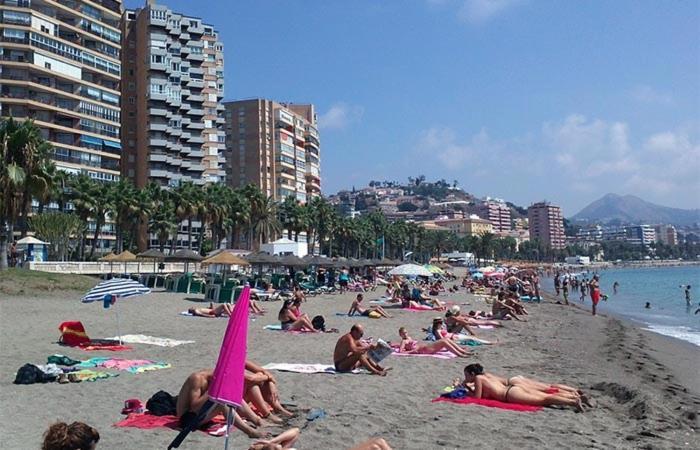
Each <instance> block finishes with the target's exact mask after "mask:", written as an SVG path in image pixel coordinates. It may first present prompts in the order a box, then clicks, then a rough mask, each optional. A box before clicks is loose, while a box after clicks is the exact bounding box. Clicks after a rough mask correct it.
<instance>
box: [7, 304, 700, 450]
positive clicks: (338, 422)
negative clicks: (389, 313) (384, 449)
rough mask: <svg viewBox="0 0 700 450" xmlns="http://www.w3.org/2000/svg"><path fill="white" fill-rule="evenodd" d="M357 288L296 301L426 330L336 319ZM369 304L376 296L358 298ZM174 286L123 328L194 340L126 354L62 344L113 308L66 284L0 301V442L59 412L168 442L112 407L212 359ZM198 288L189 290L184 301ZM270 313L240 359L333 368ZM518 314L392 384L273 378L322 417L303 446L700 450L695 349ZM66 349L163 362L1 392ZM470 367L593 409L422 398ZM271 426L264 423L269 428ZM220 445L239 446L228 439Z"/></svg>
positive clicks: (37, 435) (133, 444) (398, 362)
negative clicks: (120, 424)
mask: <svg viewBox="0 0 700 450" xmlns="http://www.w3.org/2000/svg"><path fill="white" fill-rule="evenodd" d="M352 295H353V294H345V295H331V296H325V297H321V296H319V297H314V298H311V299H310V300H309V301H308V302H307V303H306V304H304V306H303V310H304V311H305V312H307V313H308V314H309V315H311V316H313V315H317V314H322V315H324V316H325V317H326V321H327V324H328V325H329V326H333V327H337V328H339V329H340V330H341V331H343V332H344V331H346V330H348V329H349V328H350V326H351V325H352V324H353V323H354V322H361V323H363V324H364V325H365V326H366V333H365V336H373V337H379V338H384V339H387V340H390V339H391V340H395V339H396V337H397V329H398V328H399V326H405V327H407V328H408V330H409V333H410V334H411V335H412V336H413V337H415V338H418V339H420V338H422V337H423V333H421V332H420V328H421V327H424V326H428V325H429V323H430V320H431V318H432V317H433V316H434V313H431V312H407V311H395V312H394V314H395V317H394V318H393V319H388V320H385V319H382V320H373V319H365V318H360V319H350V318H344V317H337V316H335V313H336V312H346V311H347V309H348V306H349V304H350V302H351V298H352ZM366 295H367V297H368V298H373V297H376V296H378V295H379V292H376V293H368V294H366ZM186 297H187V296H185V295H182V294H170V293H158V292H156V293H154V294H151V295H149V296H144V297H138V298H132V299H127V300H124V301H122V302H121V303H120V304H119V305H117V307H118V308H119V310H120V316H121V323H122V332H123V333H125V334H148V335H152V336H157V337H168V338H174V339H183V340H194V341H196V343H195V344H190V345H183V346H179V347H173V348H162V347H155V346H148V345H134V349H133V350H132V351H129V352H120V353H118V354H112V353H109V352H83V351H81V350H77V349H72V348H65V347H60V346H59V345H57V344H56V343H55V342H56V340H57V338H58V331H57V326H58V324H59V323H60V322H62V321H65V320H80V321H82V322H83V324H84V325H85V326H86V328H87V332H88V334H89V335H90V336H91V337H93V338H100V337H108V336H114V335H115V334H116V321H115V317H114V311H113V310H104V309H103V308H102V305H101V304H88V305H84V304H81V303H80V302H79V294H78V293H66V292H55V293H52V294H50V295H47V296H45V297H40V298H37V297H27V296H25V297H19V296H14V297H7V296H3V298H2V299H0V360H1V361H2V372H1V376H0V404H1V405H2V408H1V409H0V437H1V439H0V447H1V448H8V449H36V448H39V446H40V442H41V436H42V433H43V432H44V430H45V429H46V428H47V426H48V425H49V424H50V423H51V422H52V421H55V420H59V419H60V420H65V421H74V420H80V421H84V422H87V423H89V424H91V425H92V426H94V427H96V428H97V429H98V430H99V432H100V434H101V436H102V439H101V441H100V445H99V448H105V449H117V448H122V449H132V448H166V447H167V444H168V443H169V442H170V441H171V440H172V439H173V438H174V437H175V435H176V433H175V432H174V431H171V430H138V429H128V428H114V427H113V426H112V425H113V424H114V423H115V422H117V421H119V420H120V419H121V418H122V417H123V416H121V415H120V410H121V408H122V406H123V401H124V400H126V399H129V398H140V399H141V400H142V401H144V402H145V401H146V400H147V399H148V398H149V397H150V396H151V395H152V394H154V393H155V392H156V391H158V390H160V389H163V390H166V391H169V392H171V393H173V394H176V393H177V392H178V390H179V388H180V386H181V384H182V382H183V381H184V379H185V378H186V377H187V375H188V374H190V373H191V372H193V371H195V370H197V369H201V368H206V367H212V366H213V365H214V363H215V361H216V357H217V355H218V351H219V345H220V342H221V339H222V336H223V332H224V329H225V326H226V320H223V319H204V318H191V317H183V316H180V315H178V313H179V312H180V311H183V310H185V309H187V308H188V307H190V306H193V305H196V303H193V301H192V300H188V299H187V298H186ZM196 297H198V296H196ZM443 299H445V300H448V301H454V302H456V303H458V304H462V303H469V304H470V305H469V306H462V308H463V309H471V308H475V309H476V308H478V309H484V308H485V305H484V303H483V301H482V300H480V299H477V298H475V297H468V296H467V295H465V294H463V293H462V294H458V295H451V296H444V297H443ZM264 306H265V307H266V308H268V309H269V310H270V311H271V313H268V315H266V316H265V317H262V318H256V319H255V320H251V322H250V328H249V329H250V331H249V357H250V359H252V360H254V361H256V362H258V363H260V364H265V363H269V362H277V363H281V362H297V363H326V364H330V363H332V361H331V357H332V350H333V346H334V344H335V341H336V339H337V338H338V335H336V334H323V335H289V334H285V333H282V332H272V331H264V330H263V326H264V325H267V324H272V323H276V320H275V319H276V313H277V310H278V309H279V307H280V303H279V302H270V303H264ZM529 310H530V311H531V315H530V316H529V321H528V322H527V323H516V322H512V321H511V322H507V323H506V327H505V328H503V329H498V330H484V331H483V332H482V333H481V334H483V336H484V337H486V338H494V339H496V338H497V339H498V340H499V345H496V346H488V347H487V346H482V347H478V348H477V349H476V356H475V357H474V358H470V359H458V358H456V359H451V360H441V359H433V358H409V357H405V358H396V357H389V359H388V360H386V361H385V363H386V365H388V366H390V367H392V368H393V370H392V371H391V373H390V374H389V376H388V377H386V378H382V377H376V376H370V375H325V374H323V375H301V374H293V373H277V374H276V376H277V379H278V381H279V386H280V391H281V396H282V399H283V401H284V402H287V403H292V404H295V405H297V408H298V410H299V411H300V412H301V413H302V414H303V413H304V411H306V410H308V409H310V408H322V409H324V410H325V411H326V413H327V417H326V418H324V419H319V420H316V421H314V422H308V423H307V422H306V420H305V418H304V417H299V418H297V419H293V420H292V421H291V425H295V426H301V427H302V428H303V430H302V436H301V439H300V440H299V442H298V444H297V447H298V448H300V449H346V448H349V447H350V446H351V445H352V444H355V443H358V442H360V441H363V440H365V439H367V438H369V437H372V436H382V437H384V438H386V439H387V440H388V441H389V442H390V444H391V445H392V446H393V447H394V448H395V449H433V448H467V447H470V446H473V445H477V446H479V447H482V448H514V447H516V446H517V447H520V448H542V447H545V448H582V447H588V448H601V449H602V448H605V449H607V448H700V442H699V441H698V435H697V433H696V432H695V431H694V429H695V428H697V426H698V417H697V414H698V410H699V409H700V394H699V392H698V385H697V374H698V373H700V365H699V361H700V358H699V356H700V352H699V349H698V347H695V346H692V345H685V344H684V343H682V342H679V341H676V340H673V339H667V338H663V337H661V336H657V335H654V334H651V333H647V332H643V331H641V330H638V329H636V328H633V327H631V326H630V325H627V324H624V323H622V322H620V321H618V320H615V319H612V318H607V317H602V316H599V317H591V316H590V314H589V313H587V312H586V311H584V310H580V309H577V308H574V307H564V306H560V305H555V304H553V303H551V302H545V303H543V304H540V305H532V306H530V307H529ZM53 353H62V354H65V355H67V356H70V357H72V358H76V359H87V358H89V357H94V356H105V355H106V356H118V357H122V358H132V359H141V358H145V359H153V360H162V361H165V362H169V363H171V364H172V366H173V367H172V368H170V369H165V370H160V371H155V372H149V373H144V374H138V375H132V374H128V373H122V374H121V375H120V376H119V377H116V378H112V379H108V380H101V381H97V382H94V383H87V382H83V383H80V384H66V385H59V384H57V383H52V384H46V385H29V386H17V385H13V384H12V381H13V380H14V374H15V372H16V370H17V369H18V368H19V367H20V366H22V365H23V364H24V363H27V362H31V363H45V362H46V357H47V356H48V355H51V354H53ZM468 362H479V363H481V364H483V365H484V366H485V367H486V369H487V370H488V371H491V372H494V373H497V374H500V375H505V376H513V375H518V374H522V375H527V376H532V377H535V378H538V379H542V380H546V381H550V382H563V383H566V384H571V385H576V386H580V387H582V388H583V389H585V390H587V391H589V392H590V394H591V396H592V397H593V399H594V400H595V402H596V403H597V407H596V408H594V409H591V410H588V411H586V412H585V413H582V414H581V413H576V412H574V411H573V410H568V409H556V408H546V409H544V410H543V411H541V412H537V413H517V412H511V411H503V410H497V409H492V408H485V407H480V406H462V405H453V404H445V403H439V404H434V403H431V399H433V398H434V397H436V396H437V395H439V393H440V391H441V389H442V388H443V387H444V386H446V385H448V384H450V383H451V381H452V380H453V379H454V378H456V377H459V376H460V375H461V372H462V368H463V366H464V365H465V364H466V363H468ZM271 431H275V429H271ZM232 439H233V441H232V448H237V449H240V448H247V445H248V444H249V443H250V442H251V441H250V440H249V439H248V438H247V437H246V436H244V435H243V434H242V433H240V432H237V431H236V432H234V433H233V436H232ZM219 447H223V438H215V437H210V436H208V435H205V434H203V433H194V434H192V435H190V437H189V438H188V439H187V440H186V441H185V444H183V447H182V448H188V449H211V448H219Z"/></svg>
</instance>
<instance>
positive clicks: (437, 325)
mask: <svg viewBox="0 0 700 450" xmlns="http://www.w3.org/2000/svg"><path fill="white" fill-rule="evenodd" d="M427 331H428V336H426V339H427V340H429V341H439V340H441V339H449V340H452V341H455V340H460V339H468V340H472V341H475V342H478V343H480V344H484V345H490V344H493V342H489V341H487V340H485V339H480V338H477V337H476V336H475V335H473V334H472V335H470V336H465V335H463V334H458V333H450V332H449V331H447V328H446V327H445V322H444V321H443V320H442V317H436V318H434V319H433V326H432V327H431V328H430V329H429V330H427Z"/></svg>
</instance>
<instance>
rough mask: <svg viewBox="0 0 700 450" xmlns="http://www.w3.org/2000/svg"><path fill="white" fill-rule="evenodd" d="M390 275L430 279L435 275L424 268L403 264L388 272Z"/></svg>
mask: <svg viewBox="0 0 700 450" xmlns="http://www.w3.org/2000/svg"><path fill="white" fill-rule="evenodd" d="M388 274H389V275H402V276H406V277H415V276H419V277H430V276H432V275H433V274H432V273H431V272H430V271H429V270H428V269H426V268H425V267H423V266H419V265H418V264H402V265H400V266H398V267H394V268H393V269H391V270H390V271H389V272H388Z"/></svg>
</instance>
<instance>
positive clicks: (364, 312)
mask: <svg viewBox="0 0 700 450" xmlns="http://www.w3.org/2000/svg"><path fill="white" fill-rule="evenodd" d="M363 299H364V297H363V295H362V294H357V298H355V300H353V302H352V306H350V311H348V316H352V315H354V314H355V313H357V314H359V315H361V316H365V317H371V316H370V314H371V313H375V314H379V316H380V317H384V318H386V319H391V316H390V315H389V314H387V312H386V311H384V308H382V307H381V306H374V305H373V306H369V307H367V308H364V307H362V300H363Z"/></svg>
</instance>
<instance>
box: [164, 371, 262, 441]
mask: <svg viewBox="0 0 700 450" xmlns="http://www.w3.org/2000/svg"><path fill="white" fill-rule="evenodd" d="M213 374H214V371H213V370H211V369H205V370H200V371H198V372H194V373H193V374H191V375H190V376H189V377H187V379H186V380H185V383H184V384H183V385H182V388H181V389H180V393H179V394H178V396H177V406H176V411H177V413H176V414H177V417H178V418H179V419H180V426H182V427H186V426H189V425H190V422H192V421H194V420H195V419H196V417H197V414H198V413H199V410H200V409H201V408H202V406H204V404H205V403H206V401H207V400H208V399H209V395H208V393H207V392H208V390H209V384H210V383H211V380H212V375H213ZM242 403H243V404H242V405H241V407H239V408H237V409H236V411H235V412H234V416H233V425H234V426H235V427H236V428H238V429H239V430H241V431H243V432H244V433H245V434H247V435H248V436H249V437H253V438H260V437H263V436H264V434H263V433H262V432H261V431H259V430H256V429H254V428H252V427H251V426H250V425H248V423H246V422H245V421H244V420H243V419H242V418H241V416H239V415H238V413H241V414H243V415H245V416H246V418H247V419H249V420H251V422H253V423H254V424H255V425H262V419H260V418H259V417H257V415H256V414H255V413H253V412H252V411H251V410H250V407H248V405H247V403H245V402H242ZM227 409H228V408H227V407H226V406H224V405H221V404H216V405H215V406H214V407H213V408H212V409H211V411H209V413H208V414H207V415H206V416H205V417H204V419H203V420H202V421H201V422H200V423H197V424H193V425H194V426H196V427H200V426H202V425H204V424H206V423H207V422H210V421H211V420H212V419H213V418H214V417H216V416H218V415H219V414H223V415H224V416H225V415H226V414H227Z"/></svg>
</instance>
